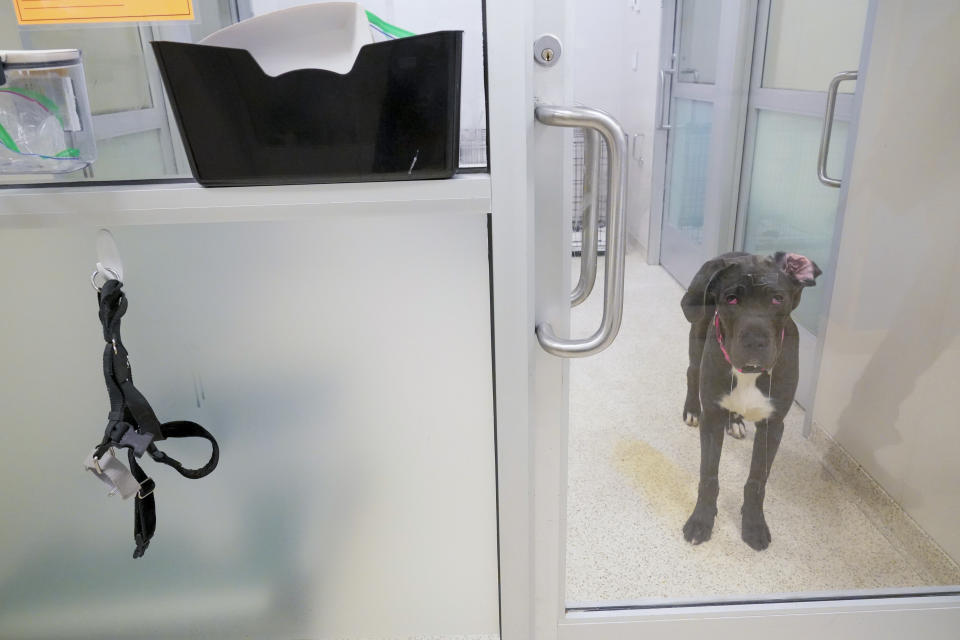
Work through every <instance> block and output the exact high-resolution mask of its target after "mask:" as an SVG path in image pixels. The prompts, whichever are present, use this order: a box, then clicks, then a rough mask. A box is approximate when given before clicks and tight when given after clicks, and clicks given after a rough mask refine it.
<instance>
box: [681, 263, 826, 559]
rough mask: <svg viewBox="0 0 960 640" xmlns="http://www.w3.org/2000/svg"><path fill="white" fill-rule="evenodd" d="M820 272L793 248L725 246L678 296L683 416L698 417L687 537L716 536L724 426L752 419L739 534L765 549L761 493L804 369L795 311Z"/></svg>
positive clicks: (739, 426)
mask: <svg viewBox="0 0 960 640" xmlns="http://www.w3.org/2000/svg"><path fill="white" fill-rule="evenodd" d="M820 273H821V271H820V268H819V267H817V265H816V263H814V262H813V261H812V260H810V259H809V258H806V257H804V256H801V255H798V254H795V253H782V252H778V253H777V254H776V255H774V256H773V257H762V256H756V255H752V254H748V253H738V252H735V253H726V254H724V255H722V256H720V257H718V258H714V259H713V260H710V261H709V262H707V263H706V264H704V265H703V266H702V267H701V268H700V271H698V272H697V275H696V276H694V278H693V282H692V283H691V284H690V288H689V289H688V290H687V293H686V294H684V296H683V299H682V300H681V302H680V306H681V307H682V308H683V313H684V315H685V316H686V317H687V320H689V321H690V325H691V326H690V367H689V368H688V369H687V399H686V402H685V403H684V406H683V417H684V420H685V421H686V423H687V424H689V425H691V426H697V425H699V427H700V485H699V488H698V492H697V506H696V507H695V508H694V510H693V514H692V515H691V516H690V518H689V519H688V520H687V523H686V524H685V525H684V526H683V536H684V538H686V539H687V541H688V542H691V543H693V544H700V543H701V542H705V541H707V540H709V539H710V534H711V533H712V531H713V521H714V518H715V517H716V515H717V493H718V492H719V482H718V479H717V469H718V468H719V465H720V449H721V447H722V445H723V434H724V431H725V430H726V432H727V433H729V434H730V435H732V436H733V437H735V438H743V437H744V436H745V435H746V430H745V428H744V424H743V421H744V420H748V421H750V422H754V423H755V424H756V428H757V432H756V436H755V438H754V441H753V458H752V459H751V463H750V475H749V477H748V478H747V483H746V485H745V486H744V487H743V508H742V509H741V515H742V518H743V521H742V529H741V537H742V538H743V540H744V542H746V543H747V544H748V545H750V546H751V547H753V548H754V549H757V550H758V551H759V550H762V549H766V548H767V546H768V545H769V544H770V529H769V528H768V527H767V522H766V520H765V519H764V517H763V497H764V492H765V490H766V485H767V477H768V476H769V474H770V466H771V465H772V464H773V458H774V456H776V455H777V448H778V447H779V445H780V438H781V436H782V435H783V419H784V417H785V416H786V415H787V411H789V410H790V406H791V405H792V404H793V396H794V394H795V393H796V390H797V378H798V375H799V374H798V360H799V355H798V354H799V340H800V334H799V332H798V331H797V325H796V324H795V323H794V322H793V319H792V318H791V317H790V313H791V312H792V311H793V310H794V309H796V308H797V305H798V304H800V295H801V293H802V292H803V289H804V287H812V286H813V285H815V284H816V277H817V276H819V275H820Z"/></svg>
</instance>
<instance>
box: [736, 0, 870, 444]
mask: <svg viewBox="0 0 960 640" xmlns="http://www.w3.org/2000/svg"><path fill="white" fill-rule="evenodd" d="M771 3H772V0H758V2H757V9H756V28H755V30H754V35H753V55H752V58H751V62H750V68H751V72H750V83H749V92H748V95H747V98H746V100H745V102H744V112H745V114H744V115H745V118H744V119H745V130H744V133H743V145H742V153H741V158H742V166H741V169H740V172H739V176H740V177H739V189H738V196H739V200H738V201H737V202H736V219H735V235H734V239H733V243H732V246H733V250H735V251H742V250H743V246H744V243H745V240H746V232H747V211H748V207H749V204H750V187H751V184H752V181H753V161H754V154H755V150H756V141H757V120H758V118H759V115H758V112H759V111H760V110H765V111H772V112H775V113H790V114H795V115H800V116H808V117H814V118H820V119H821V120H822V119H823V114H824V111H825V110H826V104H827V97H826V89H827V87H826V86H824V88H823V91H805V90H793V89H773V88H765V87H763V63H764V59H765V56H766V51H767V25H768V23H769V18H770V5H771ZM874 5H875V2H870V3H869V6H868V11H867V17H866V21H865V23H864V31H863V46H862V48H861V56H860V61H859V69H860V79H861V80H862V79H863V78H865V77H866V67H867V65H868V63H869V52H870V41H871V39H872V38H873V16H874V15H875V11H874V8H875V7H874ZM846 70H847V69H837V70H836V71H837V73H839V72H840V71H846ZM861 86H862V83H861ZM862 94H863V92H862V90H861V89H860V87H859V86H858V88H857V89H856V90H855V91H854V93H841V94H838V95H837V102H836V109H835V111H834V122H845V123H847V124H848V126H849V128H848V130H847V131H848V135H847V144H846V148H845V151H844V153H845V155H844V160H843V176H848V175H850V170H851V167H852V162H853V152H854V148H855V147H856V141H857V137H856V133H857V122H858V114H859V113H860V99H861V96H862ZM815 170H816V167H810V172H811V174H812V173H813V172H814V171H815ZM846 185H847V183H846V181H844V182H843V185H842V186H841V188H840V190H839V191H840V193H839V194H838V196H839V197H838V200H837V211H836V215H835V224H834V227H833V236H832V237H833V241H832V243H831V248H830V253H831V259H832V260H833V263H832V264H836V259H837V255H836V252H837V250H838V249H839V241H840V232H841V229H842V227H843V224H842V219H843V210H844V207H845V204H846V196H847V187H846ZM727 246H728V247H729V246H730V245H727ZM827 271H828V272H827V273H825V274H824V276H823V279H822V281H821V286H823V287H824V288H825V289H826V293H825V295H824V303H823V308H822V309H821V314H820V317H819V318H820V327H821V331H820V335H815V334H813V333H812V332H810V331H809V330H808V329H806V328H805V327H803V326H800V325H799V324H798V325H797V328H798V330H799V331H800V358H801V361H800V367H801V370H800V381H799V385H798V387H797V393H796V401H797V403H798V404H799V405H800V406H801V407H803V408H804V410H805V415H804V435H809V434H810V432H811V429H812V427H811V424H812V415H813V412H812V408H813V403H814V399H815V396H816V379H817V374H818V372H819V370H820V354H821V352H822V350H823V334H824V331H825V329H826V326H827V323H826V318H827V311H828V309H829V304H830V300H829V297H828V296H829V295H830V293H831V292H832V284H833V278H834V275H835V273H834V271H833V270H832V269H829V270H827ZM805 371H806V375H804V372H805Z"/></svg>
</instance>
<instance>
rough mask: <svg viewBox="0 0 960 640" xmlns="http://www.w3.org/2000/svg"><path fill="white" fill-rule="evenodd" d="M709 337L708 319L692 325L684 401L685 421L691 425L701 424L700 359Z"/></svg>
mask: <svg viewBox="0 0 960 640" xmlns="http://www.w3.org/2000/svg"><path fill="white" fill-rule="evenodd" d="M706 339H707V321H706V320H698V321H697V322H694V323H692V324H691V325H690V340H689V342H690V344H689V348H688V352H689V355H690V365H689V366H688V367H687V399H686V400H685V401H684V403H683V421H684V422H686V423H687V424H688V425H690V426H691V427H696V426H697V425H699V424H700V361H701V360H703V345H704V342H705V341H706Z"/></svg>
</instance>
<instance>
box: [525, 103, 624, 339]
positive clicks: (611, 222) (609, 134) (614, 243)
mask: <svg viewBox="0 0 960 640" xmlns="http://www.w3.org/2000/svg"><path fill="white" fill-rule="evenodd" d="M535 116H536V119H537V121H538V122H541V123H542V124H546V125H550V126H554V127H580V128H583V129H592V130H594V131H596V132H597V133H598V134H599V135H600V136H602V137H603V140H604V142H605V143H606V145H607V149H608V154H607V162H608V164H607V168H608V171H607V254H606V259H605V261H604V283H603V319H602V320H601V321H600V327H599V328H598V329H597V330H596V332H594V334H593V335H592V336H590V337H589V338H584V339H579V340H570V339H564V338H559V337H557V335H556V334H555V333H554V331H553V327H551V326H550V323H548V322H542V323H540V324H538V325H537V339H538V340H539V341H540V346H542V347H543V349H544V350H545V351H546V352H547V353H550V354H553V355H555V356H558V357H561V358H582V357H585V356H590V355H593V354H595V353H600V352H601V351H603V350H604V349H606V348H607V347H609V346H610V344H611V343H612V342H613V341H614V339H615V338H616V337H617V333H618V332H619V331H620V322H621V320H622V318H623V269H624V257H625V253H626V234H625V228H626V224H625V220H624V218H625V206H626V201H627V134H626V133H624V131H623V128H622V127H621V126H620V123H618V122H617V121H616V120H615V119H614V118H613V117H612V116H610V115H609V114H607V113H604V112H603V111H600V110H598V109H589V108H586V107H558V106H551V105H539V106H537V107H536V111H535Z"/></svg>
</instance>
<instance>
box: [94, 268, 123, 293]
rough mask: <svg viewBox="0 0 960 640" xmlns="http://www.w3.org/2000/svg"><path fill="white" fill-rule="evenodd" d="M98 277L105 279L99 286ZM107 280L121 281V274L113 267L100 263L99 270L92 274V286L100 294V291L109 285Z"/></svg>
mask: <svg viewBox="0 0 960 640" xmlns="http://www.w3.org/2000/svg"><path fill="white" fill-rule="evenodd" d="M97 276H100V277H102V278H103V282H102V283H101V284H100V285H97ZM107 280H117V281H121V280H120V274H119V273H117V272H116V271H115V270H114V269H113V267H105V266H103V265H102V264H100V263H99V262H98V263H97V268H96V269H94V270H93V273H91V274H90V284H91V285H92V286H93V288H94V290H95V291H96V292H97V293H100V289H102V288H103V285H105V284H106V283H107Z"/></svg>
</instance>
